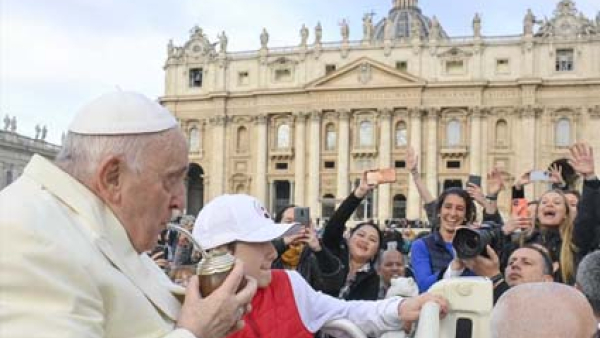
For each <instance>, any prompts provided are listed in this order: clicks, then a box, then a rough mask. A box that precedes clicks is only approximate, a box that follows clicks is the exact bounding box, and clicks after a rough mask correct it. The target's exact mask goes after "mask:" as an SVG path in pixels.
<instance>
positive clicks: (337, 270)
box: [271, 205, 345, 297]
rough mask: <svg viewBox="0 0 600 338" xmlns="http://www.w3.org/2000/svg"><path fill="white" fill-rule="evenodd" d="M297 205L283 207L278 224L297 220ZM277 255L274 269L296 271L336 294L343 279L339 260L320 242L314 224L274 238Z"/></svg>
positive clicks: (319, 289)
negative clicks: (295, 212) (293, 233)
mask: <svg viewBox="0 0 600 338" xmlns="http://www.w3.org/2000/svg"><path fill="white" fill-rule="evenodd" d="M295 207H296V206H295V205H288V206H286V207H283V208H282V209H281V210H279V212H278V213H277V214H276V216H275V223H277V224H279V223H283V224H290V223H294V208H295ZM272 243H273V245H274V246H275V250H277V258H276V259H275V261H273V264H272V265H271V266H272V268H274V269H290V270H296V271H298V273H300V275H302V277H304V279H305V280H306V281H307V282H308V284H309V285H310V286H312V287H313V289H315V290H317V291H322V292H323V293H326V294H328V295H330V296H333V297H337V293H338V291H339V289H340V288H341V286H342V283H343V282H344V279H345V276H344V275H343V272H342V266H341V265H342V264H341V262H340V260H339V259H338V258H337V257H336V256H334V255H333V254H332V253H331V252H330V251H329V250H328V249H327V248H325V247H323V246H322V245H321V243H320V242H319V239H318V237H317V233H316V231H315V229H314V227H313V226H312V225H311V226H310V227H306V228H304V229H302V230H301V231H300V232H298V233H297V234H295V235H290V236H285V237H282V238H278V239H275V240H273V241H272Z"/></svg>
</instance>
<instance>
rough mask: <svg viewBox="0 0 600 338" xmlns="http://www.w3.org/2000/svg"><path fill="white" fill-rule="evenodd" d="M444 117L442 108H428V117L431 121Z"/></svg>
mask: <svg viewBox="0 0 600 338" xmlns="http://www.w3.org/2000/svg"><path fill="white" fill-rule="evenodd" d="M441 115H442V110H441V109H440V107H428V108H427V117H428V118H429V119H430V120H437V119H438V118H439V117H440V116H441Z"/></svg>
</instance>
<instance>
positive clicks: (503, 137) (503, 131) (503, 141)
mask: <svg viewBox="0 0 600 338" xmlns="http://www.w3.org/2000/svg"><path fill="white" fill-rule="evenodd" d="M506 145H508V123H506V121H505V120H498V122H496V146H497V147H503V146H506Z"/></svg>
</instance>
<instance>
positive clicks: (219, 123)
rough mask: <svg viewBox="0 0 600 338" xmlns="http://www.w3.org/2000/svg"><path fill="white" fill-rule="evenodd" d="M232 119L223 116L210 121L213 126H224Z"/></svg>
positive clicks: (212, 118)
mask: <svg viewBox="0 0 600 338" xmlns="http://www.w3.org/2000/svg"><path fill="white" fill-rule="evenodd" d="M229 120H230V118H228V117H227V116H223V115H218V116H213V117H211V118H210V119H209V120H208V121H209V123H210V124H211V125H213V126H224V125H225V124H226V123H227V122H228V121H229Z"/></svg>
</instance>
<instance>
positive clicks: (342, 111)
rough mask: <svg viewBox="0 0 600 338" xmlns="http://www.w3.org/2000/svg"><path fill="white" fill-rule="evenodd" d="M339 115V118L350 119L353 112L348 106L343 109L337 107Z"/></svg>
mask: <svg viewBox="0 0 600 338" xmlns="http://www.w3.org/2000/svg"><path fill="white" fill-rule="evenodd" d="M335 112H336V113H337V115H338V118H339V119H340V120H346V121H347V120H349V119H350V116H351V115H352V112H351V111H350V109H346V108H342V109H337V110H336V111H335Z"/></svg>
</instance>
